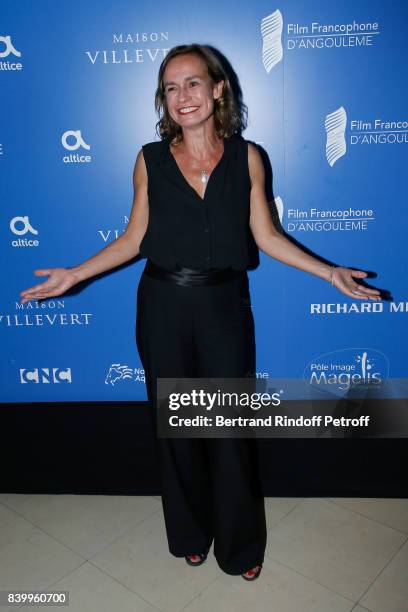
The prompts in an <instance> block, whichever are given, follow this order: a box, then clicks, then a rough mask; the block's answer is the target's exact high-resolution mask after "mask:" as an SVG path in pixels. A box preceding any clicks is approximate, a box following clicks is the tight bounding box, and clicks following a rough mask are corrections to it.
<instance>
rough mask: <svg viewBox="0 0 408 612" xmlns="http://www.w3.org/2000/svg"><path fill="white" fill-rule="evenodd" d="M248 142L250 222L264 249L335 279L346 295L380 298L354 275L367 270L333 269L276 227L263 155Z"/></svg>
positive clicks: (271, 255) (270, 253)
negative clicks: (267, 194) (272, 216)
mask: <svg viewBox="0 0 408 612" xmlns="http://www.w3.org/2000/svg"><path fill="white" fill-rule="evenodd" d="M247 144H248V166H249V173H250V177H251V202H250V206H251V209H250V220H249V225H250V228H251V232H252V234H253V237H254V239H255V242H256V244H257V245H258V247H259V248H260V249H261V251H263V252H264V253H266V254H267V255H269V256H270V257H273V258H274V259H277V260H278V261H281V262H282V263H285V264H288V265H289V266H293V267H294V268H298V269H299V270H303V271H304V272H309V273H310V274H314V275H315V276H319V277H320V278H322V279H324V280H327V281H329V282H330V280H332V283H333V285H334V286H335V287H337V289H338V290H339V291H341V292H342V293H344V294H345V295H348V296H350V297H353V298H365V299H367V298H369V299H370V300H376V301H378V300H381V296H380V292H379V291H378V290H377V289H369V288H368V287H364V286H363V285H360V284H358V283H356V282H355V280H354V278H364V277H365V276H367V273H366V272H363V271H362V270H354V269H352V268H344V267H342V266H339V267H335V268H334V270H332V269H331V268H332V267H331V266H329V265H327V264H325V263H323V262H321V261H319V260H318V259H316V258H315V257H312V256H311V255H309V254H308V253H305V252H304V251H302V249H300V248H299V247H297V246H296V245H295V244H293V243H292V242H291V241H290V240H288V239H287V238H286V237H285V236H283V235H282V234H280V233H279V232H278V231H277V230H276V228H275V226H274V224H273V222H272V219H271V215H270V212H269V208H268V203H267V200H266V194H265V171H264V166H263V162H262V158H261V155H260V153H259V151H258V149H257V148H256V147H255V146H254V145H253V144H251V143H250V142H248V143H247Z"/></svg>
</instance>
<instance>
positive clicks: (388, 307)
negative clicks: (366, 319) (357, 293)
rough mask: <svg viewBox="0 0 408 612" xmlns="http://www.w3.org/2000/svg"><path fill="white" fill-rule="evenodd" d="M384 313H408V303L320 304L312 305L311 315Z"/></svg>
mask: <svg viewBox="0 0 408 612" xmlns="http://www.w3.org/2000/svg"><path fill="white" fill-rule="evenodd" d="M382 312H389V313H391V314H394V313H403V314H406V313H407V312H408V302H384V301H381V302H372V301H371V300H368V301H367V302H364V301H363V300H358V301H356V302H350V303H349V304H347V303H333V304H330V303H327V302H320V303H317V304H310V314H312V315H336V314H353V313H355V314H363V313H364V314H377V313H382Z"/></svg>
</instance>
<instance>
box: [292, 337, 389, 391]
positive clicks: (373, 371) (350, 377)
mask: <svg viewBox="0 0 408 612" xmlns="http://www.w3.org/2000/svg"><path fill="white" fill-rule="evenodd" d="M389 370H390V365H389V361H388V358H387V357H386V355H384V353H382V352H381V351H378V350H376V349H365V348H346V349H341V350H338V351H333V352H331V353H325V354H323V355H319V356H318V357H316V358H314V359H312V360H311V361H310V362H309V363H308V364H307V366H306V367H305V369H304V372H303V380H304V381H305V382H307V383H308V384H310V385H313V386H314V387H321V388H322V390H325V391H331V390H332V391H334V392H338V391H349V390H350V389H351V388H354V387H358V388H364V389H368V388H371V389H376V388H378V387H380V386H381V384H382V383H383V382H384V380H386V379H387V378H388V376H389Z"/></svg>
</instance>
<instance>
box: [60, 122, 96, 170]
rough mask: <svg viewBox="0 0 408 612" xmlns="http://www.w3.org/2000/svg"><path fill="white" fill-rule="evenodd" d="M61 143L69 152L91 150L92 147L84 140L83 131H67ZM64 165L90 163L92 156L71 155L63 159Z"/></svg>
mask: <svg viewBox="0 0 408 612" xmlns="http://www.w3.org/2000/svg"><path fill="white" fill-rule="evenodd" d="M61 143H62V146H63V147H64V149H67V151H77V150H78V149H79V148H82V149H86V150H87V151H89V150H90V149H91V147H90V145H89V144H88V143H86V142H85V140H84V139H83V138H82V134H81V130H67V131H66V132H64V133H63V135H62V136H61ZM62 161H63V162H64V164H69V163H84V162H85V163H89V162H91V161H92V156H91V155H81V154H79V153H70V154H69V155H64V157H63V158H62Z"/></svg>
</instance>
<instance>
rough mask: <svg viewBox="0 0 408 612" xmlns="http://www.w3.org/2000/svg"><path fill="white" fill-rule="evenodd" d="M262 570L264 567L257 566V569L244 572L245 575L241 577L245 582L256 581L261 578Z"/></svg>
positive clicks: (253, 568)
mask: <svg viewBox="0 0 408 612" xmlns="http://www.w3.org/2000/svg"><path fill="white" fill-rule="evenodd" d="M261 570H262V565H255V567H252V568H251V569H249V570H248V571H247V572H244V573H243V574H241V576H242V578H244V579H245V580H256V579H257V578H258V577H259V574H260V573H261Z"/></svg>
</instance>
